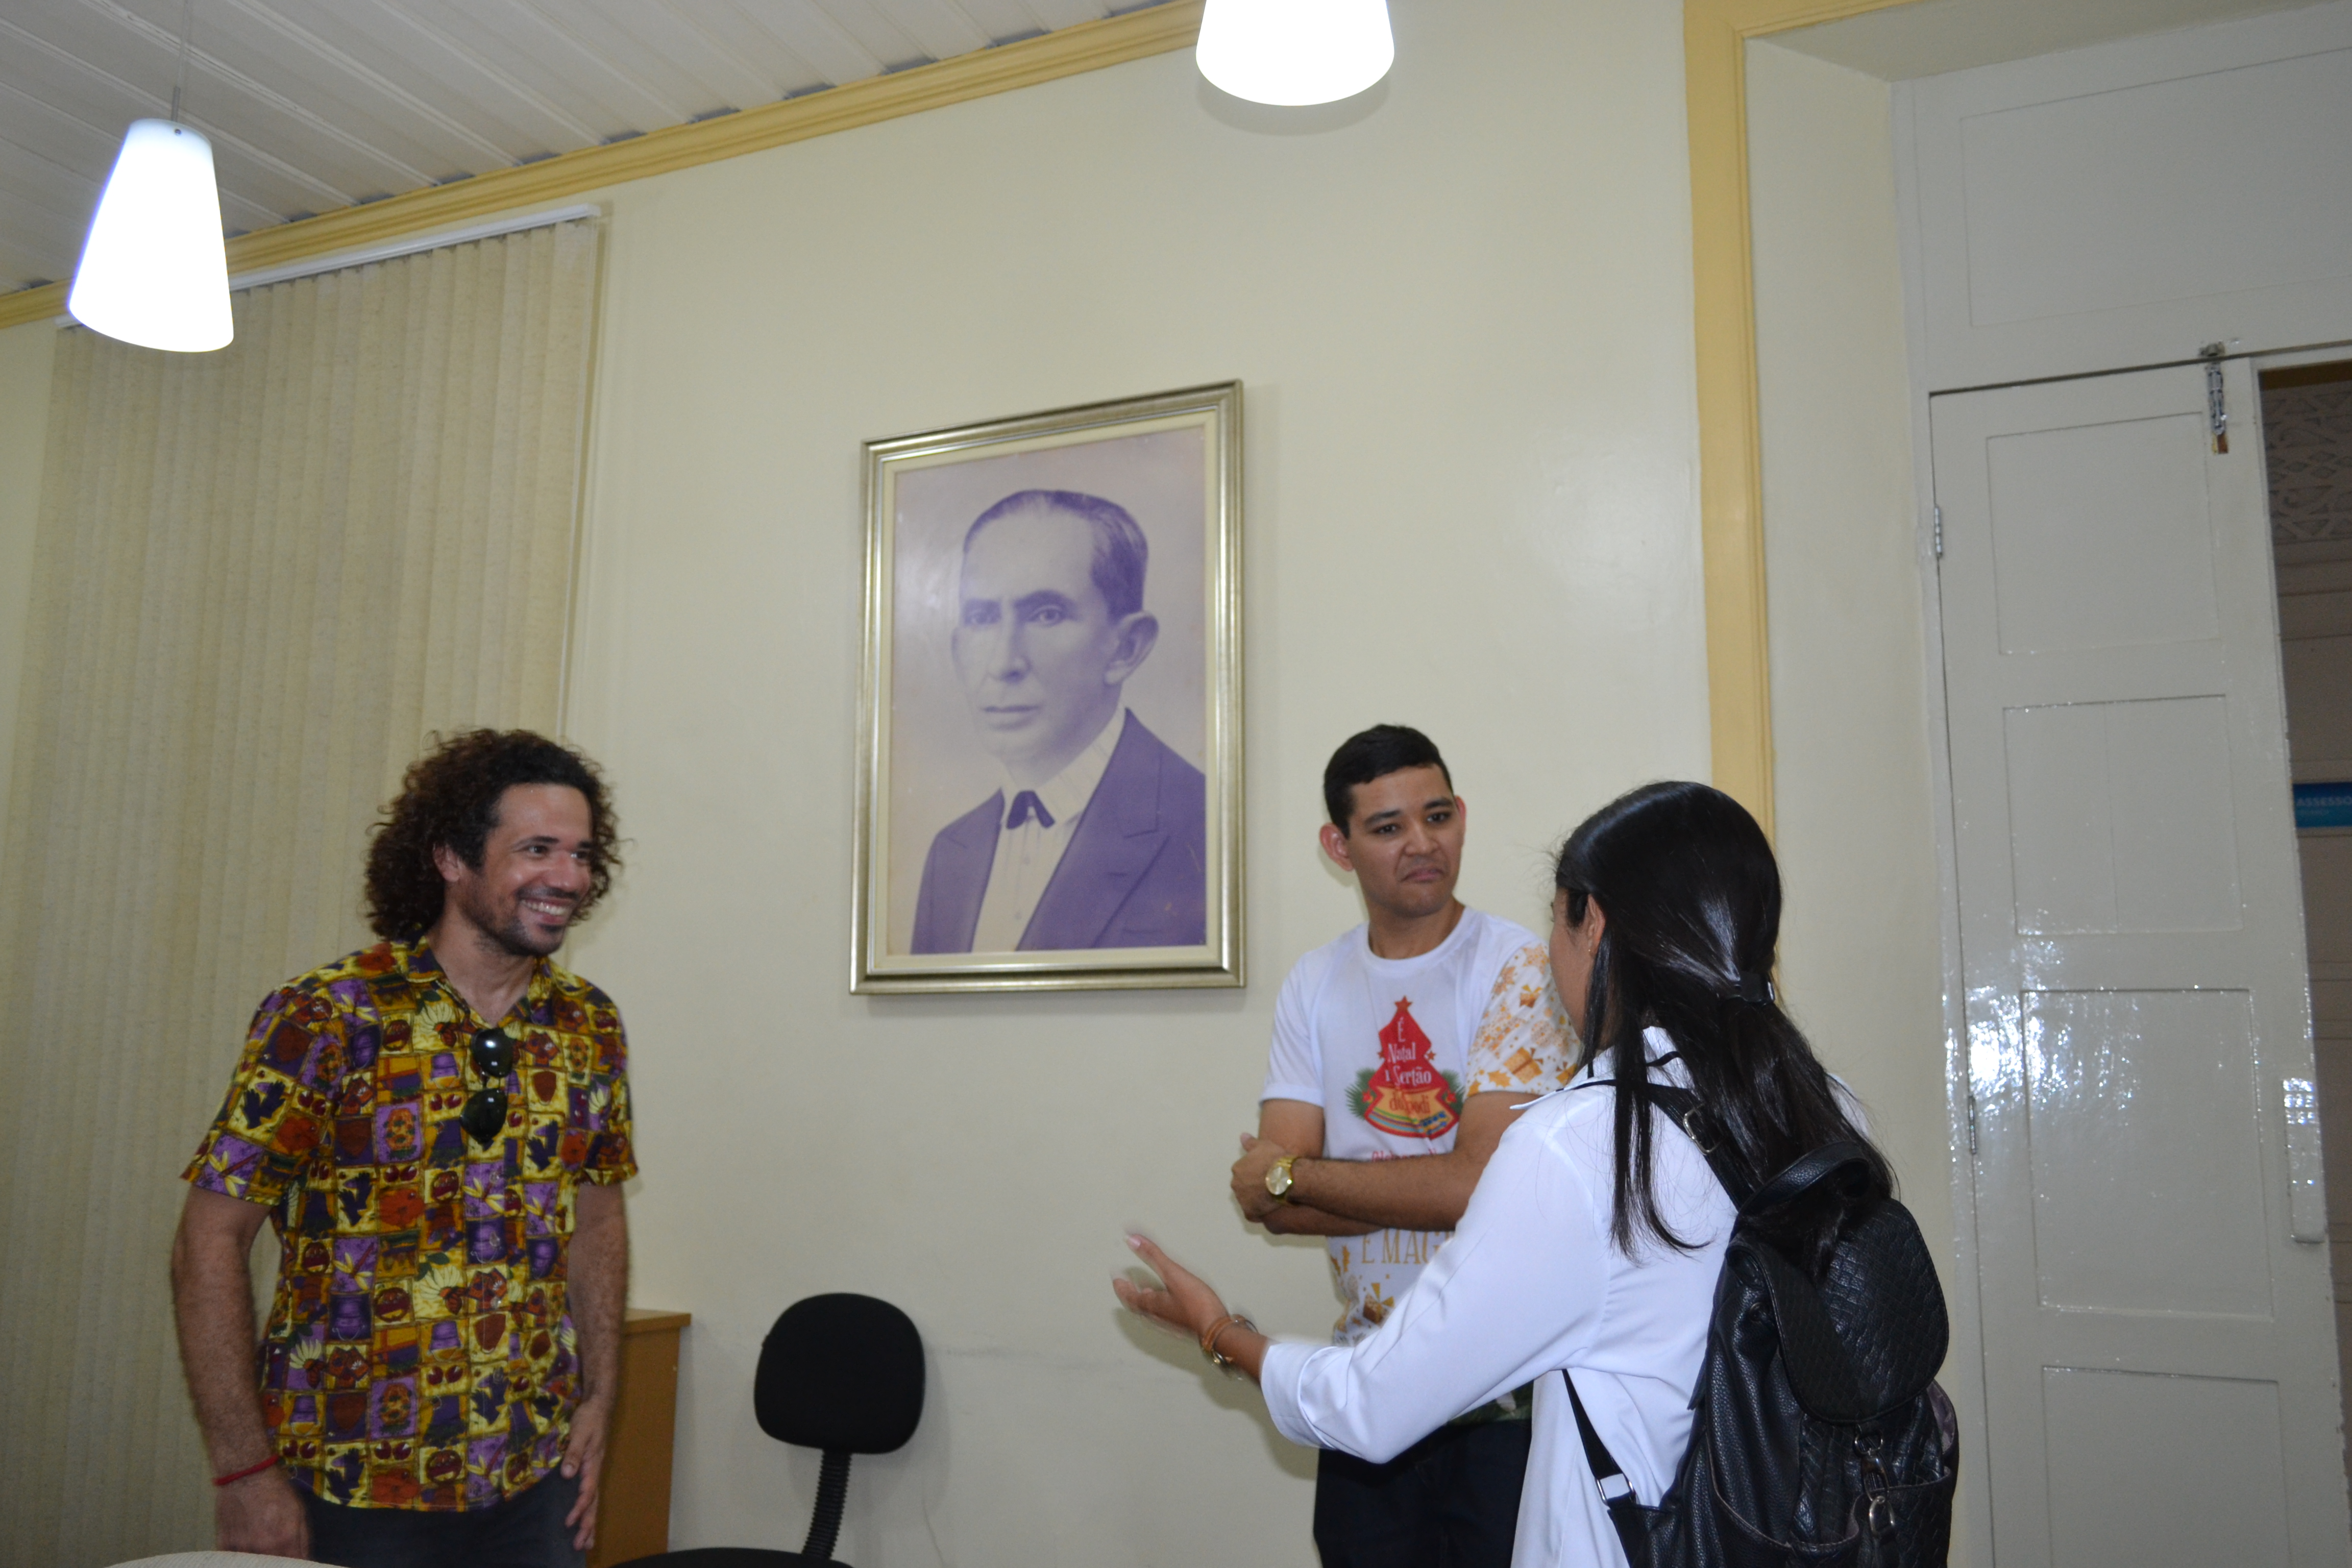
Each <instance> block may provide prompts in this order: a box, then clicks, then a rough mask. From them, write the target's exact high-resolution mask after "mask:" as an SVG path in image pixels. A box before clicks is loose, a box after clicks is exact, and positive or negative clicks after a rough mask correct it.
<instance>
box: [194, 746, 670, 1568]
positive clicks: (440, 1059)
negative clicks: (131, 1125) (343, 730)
mask: <svg viewBox="0 0 2352 1568" xmlns="http://www.w3.org/2000/svg"><path fill="white" fill-rule="evenodd" d="M616 842H617V829H616V826H615V824H614V817H613V810H612V805H611V802H610V800H609V798H608V797H607V795H606V793H605V787H604V781H603V779H602V778H601V777H600V776H599V774H598V773H597V771H596V768H595V766H594V764H593V763H590V762H589V761H588V760H587V759H586V758H585V757H583V756H582V755H581V754H580V753H579V752H575V751H573V750H572V748H571V747H569V746H566V745H563V744H561V743H560V742H554V741H551V740H548V739H547V738H545V737H544V736H541V735H536V734H532V733H531V732H530V731H522V730H510V731H490V730H476V731H469V732H467V733H465V734H461V735H457V736H456V737H454V738H452V739H449V740H446V741H443V742H440V743H439V744H438V745H437V746H436V747H435V749H434V750H433V751H431V752H428V753H427V754H426V755H425V757H423V758H422V759H420V760H419V761H418V762H417V763H415V765H414V766H412V767H411V768H410V769H409V770H408V775H407V778H406V780H405V781H404V786H403V788H402V791H401V795H400V798H399V799H397V800H395V801H394V802H393V803H392V805H391V806H390V807H389V808H387V810H386V811H385V814H384V820H383V822H381V823H379V824H378V825H377V826H376V830H375V835H374V838H373V843H372V845H371V846H370V849H369V854H368V863H367V900H368V910H369V920H370V923H371V924H372V925H373V928H374V930H375V932H376V934H377V935H378V936H379V937H382V938H383V941H382V942H378V943H377V944H376V945H375V946H373V947H370V948H366V949H364V950H362V951H361V952H355V953H352V954H351V955H350V956H349V957H346V958H343V959H340V960H338V961H337V962H335V963H331V964H328V965H326V966H325V967H324V968H321V969H317V970H313V971H312V972H311V973H309V974H305V975H303V976H301V977H300V978H299V979H296V980H292V981H289V982H288V983H287V984H285V985H283V986H281V987H279V988H278V991H277V992H275V993H274V994H272V995H271V996H270V997H269V998H268V1000H267V1001H265V1002H264V1003H263V1004H262V1005H261V1008H260V1010H259V1011H258V1012H257V1013H256V1014H255V1015H254V1020H253V1026H252V1028H251V1029H250V1030H249V1031H248V1033H247V1038H246V1044H245V1049H244V1053H243V1055H242V1057H241V1058H240V1059H239V1061H238V1063H237V1068H236V1076H235V1078H234V1079H232V1081H231V1083H230V1085H229V1091H228V1097H227V1099H226V1101H225V1102H224V1103H223V1105H222V1107H221V1111H220V1114H219V1116H218V1117H217V1118H216V1119H215V1121H214V1122H213V1125H212V1127H211V1129H210V1131H207V1132H206V1134H205V1139H204V1142H203V1143H202V1144H201V1145H200V1146H199V1147H198V1149H197V1151H196V1157H195V1159H194V1162H193V1163H190V1165H189V1166H188V1169H187V1172H186V1179H187V1181H188V1183H189V1192H188V1197H187V1205H186V1207H185V1208H184V1210H183V1212H182V1215H181V1219H180V1228H179V1234H178V1235H177V1236H176V1237H174V1238H173V1244H172V1288H173V1308H174V1310H175V1312H176V1314H177V1318H178V1323H179V1332H180V1352H181V1357H182V1359H183V1361H184V1363H185V1364H186V1371H187V1376H188V1390H189V1393H190V1395H191V1396H192V1398H193V1399H194V1405H195V1410H196V1420H197V1423H198V1425H199V1426H201V1427H202V1429H203V1433H204V1440H205V1452H206V1455H207V1457H208V1458H209V1459H210V1461H211V1465H212V1470H213V1483H214V1485H215V1487H216V1488H217V1489H218V1490H217V1491H216V1492H215V1534H216V1535H217V1537H218V1541H219V1544H220V1545H221V1546H222V1547H223V1548H225V1549H228V1550H235V1551H244V1552H264V1553H274V1554H277V1555H279V1556H285V1557H310V1558H313V1559H315V1560H317V1561H319V1562H322V1563H345V1564H351V1565H352V1568H362V1565H364V1568H378V1565H381V1568H409V1565H412V1564H414V1565H416V1568H424V1565H426V1564H440V1563H469V1564H470V1563H482V1564H488V1563H507V1564H514V1565H516V1568H541V1565H549V1568H551V1565H555V1564H563V1565H566V1568H577V1565H579V1564H581V1563H583V1562H584V1561H585V1555H584V1554H585V1552H587V1550H588V1549H589V1548H590V1547H591V1546H592V1545H593V1544H594V1542H595V1530H596V1497H597V1478H598V1474H599V1470H600V1468H601V1466H602V1465H603V1462H604V1442H605V1434H606V1428H607V1426H608V1425H609V1424H610V1422H611V1419H612V1412H613V1399H614V1392H615V1385H616V1384H617V1381H618V1377H619V1373H620V1338H621V1307H622V1299H623V1295H624V1287H625V1283H626V1279H627V1274H628V1220H627V1215H626V1212H625V1208H624V1206H623V1198H622V1190H621V1184H622V1183H623V1182H625V1181H626V1180H628V1178H630V1177H631V1176H634V1175H635V1174H636V1170H637V1167H636V1160H635V1153H634V1152H633V1150H632V1148H631V1143H630V1116H629V1088H628V1070H627V1047H626V1044H625V1037H624V1036H623V1033H622V1029H621V1016H620V1013H619V1010H618V1009H617V1008H615V1007H614V1005H613V1001H612V999H611V998H610V997H608V996H606V995H605V994H604V993H603V992H602V991H600V990H598V989H597V988H596V987H594V986H593V985H591V984H588V983H587V982H586V981H583V980H582V979H580V978H578V977H577V976H575V975H573V974H571V973H568V972H566V971H565V970H563V969H562V968H559V967H558V966H557V965H556V964H555V963H553V962H552V961H551V957H550V955H551V954H552V953H553V952H555V950H556V949H557V948H558V947H560V946H562V942H563V938H564V935H565V933H566V932H567V931H570V930H571V928H572V926H573V925H574V924H575V923H577V922H578V921H581V920H583V919H584V918H585V917H586V916H587V914H588V912H589V910H591V909H593V907H594V906H595V903H596V901H597V900H598V899H600V898H601V897H603V896H604V893H605V891H606V890H607V889H608V888H609V887H610V886H611V882H612V877H613V872H614V869H615V868H617V866H618V863H619V862H618V858H617V856H616V855H615V853H614V847H615V844H616ZM265 1217H267V1218H268V1219H269V1220H270V1221H271V1222H272V1223H273V1224H274V1225H275V1226H277V1229H278V1237H279V1241H280V1251H279V1263H278V1289H277V1295H276V1299H275V1300H274V1301H273V1303H272V1305H271V1309H270V1313H269V1321H268V1326H267V1327H266V1329H265V1330H264V1331H263V1332H262V1333H261V1334H260V1335H259V1337H258V1352H256V1335H255V1333H254V1328H253V1307H252V1300H251V1297H250V1294H249V1287H248V1285H247V1273H246V1259H247V1256H248V1254H249V1253H250V1252H251V1250H252V1246H253V1241H254V1237H256V1236H257V1234H258V1233H259V1231H260V1228H261V1223H262V1220H263V1219H264V1218H265Z"/></svg>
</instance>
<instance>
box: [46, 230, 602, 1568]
mask: <svg viewBox="0 0 2352 1568" xmlns="http://www.w3.org/2000/svg"><path fill="white" fill-rule="evenodd" d="M595 270H596V235H595V228H594V226H593V224H589V223H570V224H564V225H561V226H551V227H544V228H538V229H533V230H530V231H528V232H525V233H521V234H516V235H509V236H507V237H501V238H497V239H489V240H484V241H480V242H478V243H475V244H470V245H465V246H461V247H453V248H448V249H442V250H435V251H428V252H425V253H423V254H420V255H415V256H410V257H405V258H399V259H396V260H391V261H385V262H380V263H375V264H372V265H369V266H365V267H360V268H351V269H349V270H346V271H342V272H336V273H331V274H327V275H324V276H320V277H312V278H306V279H299V280H297V281H292V282H287V283H280V284H277V285H274V286H271V287H268V288H266V289H253V290H249V291H247V292H246V293H244V294H241V295H239V296H238V297H237V299H236V342H235V343H234V344H233V345H232V346H231V347H229V348H227V349H226V350H224V351H222V352H221V353H215V354H202V355H177V354H167V353H152V352H149V351H146V350H142V349H134V348H130V347H127V346H125V345H123V344H121V343H118V342H113V341H111V340H110V339H107V338H103V337H100V336H99V335H97V334H96V333H93V332H89V331H82V330H79V329H74V330H69V331H66V332H64V333H63V334H62V336H61V338H60V340H59V342H58V352H57V368H56V373H55V381H54V383H53V386H52V392H51V396H52V405H51V414H50V425H49V430H50V434H49V438H48V449H47V455H46V458H45V459H44V468H43V489H42V503H41V518H40V532H39V537H38V540H37V547H36V561H35V568H34V574H35V582H34V584H33V599H34V604H33V613H32V616H31V620H30V625H29V629H28V633H27V636H28V646H27V648H26V675H25V687H24V691H23V700H22V704H21V707H20V710H19V711H20V720H19V724H18V730H17V735H16V750H15V756H16V764H15V768H16V771H15V775H14V779H13V782H12V784H11V787H10V790H9V792H8V796H7V799H8V808H9V809H8V820H7V823H6V825H5V835H0V1236H5V1248H6V1250H5V1259H0V1413H5V1414H0V1499H4V1500H0V1561H5V1563H10V1564H24V1565H26V1568H35V1565H37V1568H56V1565H68V1568H75V1565H80V1564H92V1565H96V1564H104V1563H116V1562H120V1561H122V1560H124V1559H129V1558H135V1557H141V1556H144V1555H148V1554H151V1553H157V1552H167V1551H175V1550H182V1549H187V1548H194V1547H202V1546H209V1545H210V1544H211V1543H212V1536H211V1531H212V1522H211V1521H212V1489H211V1488H210V1487H209V1486H208V1485H207V1484H206V1479H205V1458H204V1453H203V1450H202V1448H201V1447H200V1445H199V1444H198V1442H197V1440H196V1434H195V1426H194V1420H193V1419H192V1417H191V1415H190V1414H189V1410H188V1403H187V1398H186V1395H185V1394H184V1391H183V1385H182V1384H181V1379H180V1366H179V1356H178V1352H177V1350H176V1349H175V1347H174V1344H173V1334H172V1320H171V1303H170V1292H169V1287H168V1283H167V1279H166V1261H167V1259H166V1254H167V1251H168V1247H169V1243H170V1237H171V1233H172V1228H173V1224H174V1222H175V1220H176V1218H177V1215H178V1213H179V1207H180V1202H181V1196H182V1193H183V1191H184V1189H183V1188H182V1186H181V1184H180V1182H179V1173H180V1171H181V1169H182V1167H183V1166H184V1164H185V1163H186V1161H187V1158H188V1155H189V1153H190V1152H191V1151H192V1150H193V1149H194V1146H195V1143H196V1140H197V1138H198V1136H199V1135H200V1134H201V1133H202V1131H203V1130H204V1128H205V1124H206V1122H207V1121H209V1119H210V1118H211V1117H212V1115H213V1114H214V1112H215V1110H217V1108H218V1105H219V1101H220V1098H221V1095H222V1093H223V1091H224V1090H225V1089H226V1086H227V1082H228V1074H229V1070H230V1068H231V1067H232V1065H233V1064H234V1063H235V1061H236V1052H237V1047H238V1045H239V1043H240V1041H241V1040H242V1038H243V1035H244V1029H245V1026H246V1022H247V1019H248V1017H249V1016H251V1014H252V1010H253V1008H254V1006H255V1005H256V1004H257V1003H258V1002H259V1001H260V999H261V998H262V996H263V995H264V994H267V993H268V991H269V990H270V989H271V988H272V987H273V986H275V985H276V984H278V983H279V982H281V981H283V980H284V979H286V978H288V977H289V976H291V975H293V974H296V973H300V972H302V971H304V970H307V969H310V968H311V967H313V966H315V965H317V964H320V963H324V962H326V961H328V960H330V959H332V958H334V957H337V956H339V955H340V954H341V953H343V952H349V951H350V950H352V949H353V948H355V947H359V946H362V945H363V944H364V942H367V941H369V940H372V939H370V938H369V936H368V934H367V931H366V926H365V923H364V921H363V919H362V915H361V910H360V902H359V897H360V894H359V870H360V865H361V861H362V856H363V854H364V849H365V839H366V832H367V827H368V825H369V824H370V822H371V821H373V819H374V816H375V815H376V813H377V811H378V809H379V807H380V805H381V804H382V803H383V802H384V801H386V800H388V799H389V798H390V797H391V795H393V794H394V792H395V791H396V789H397V787H398V783H399V779H400V775H401V773H402V770H403V769H404V767H405V766H406V765H407V763H409V762H410V761H411V760H412V759H413V758H414V757H415V754H416V752H417V751H418V749H419V747H420V746H421V744H422V743H423V742H425V737H426V735H427V734H428V732H430V731H449V730H454V729H459V728H464V727H467V726H471V725H475V724H496V725H514V724H524V725H530V726H532V727H535V728H540V729H545V730H550V731H551V730H553V729H554V728H555V727H556V726H557V724H558V722H559V720H560V707H561V685H562V668H563V648H564V636H565V631H566V627H567V626H568V623H569V611H570V601H571V593H572V553H573V533H574V522H575V518H576V516H577V511H578V507H577V501H576V490H577V485H578V479H579V474H580V470H581V441H582V431H583V425H584V417H583V416H584V414H585V410H586V405H587V397H588V369H589V345H590V341H591V335H592V333H591V326H592V322H593V309H594V285H595ZM260 1251H261V1253H262V1254H263V1255H264V1256H267V1257H269V1258H272V1259H273V1260H274V1246H273V1244H272V1243H271V1241H270V1238H269V1233H268V1231H267V1230H265V1231H264V1233H263V1243H262V1247H261V1248H260ZM265 1274H266V1270H265Z"/></svg>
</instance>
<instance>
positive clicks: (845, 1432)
mask: <svg viewBox="0 0 2352 1568" xmlns="http://www.w3.org/2000/svg"><path fill="white" fill-rule="evenodd" d="M751 1410H752V1413H753V1414H754V1415H757V1416H758V1417H759V1420H760V1429H761V1431H763V1432H765V1433H766V1434H767V1435H768V1436H771V1437H773V1438H774V1439H776V1441H778V1442H779V1443H792V1444H794V1445H797V1446H798V1447H803V1448H815V1449H818V1450H820V1451H821V1452H822V1453H823V1454H824V1466H823V1468H821V1469H820V1470H819V1471H818V1473H817V1483H816V1509H815V1511H814V1512H813V1513H812V1514H811V1515H810V1516H809V1532H808V1541H807V1542H806V1543H805V1544H804V1545H803V1546H802V1548H801V1549H800V1550H799V1551H798V1552H769V1551H763V1550H761V1549H760V1548H757V1547H751V1546H703V1547H697V1548H696V1549H694V1550H693V1551H690V1552H662V1553H659V1554H658V1555H656V1556H652V1557H639V1558H635V1559H634V1560H633V1561H631V1562H628V1563H622V1564H621V1565H620V1568H803V1565H806V1568H816V1565H817V1564H820V1563H831V1562H832V1561H833V1544H834V1542H835V1539H836V1538H837V1537H838V1536H839V1535H840V1533H841V1510H842V1507H843V1505H844V1504H845V1502H846V1501H847V1500H848V1497H849V1459H850V1456H851V1455H853V1454H887V1453H891V1452H894V1451H895V1450H897V1449H899V1448H903V1447H906V1446H907V1439H908V1438H909V1437H911V1436H914V1435H915V1425H916V1423H917V1422H919V1421H920V1420H921V1419H922V1418H923V1336H922V1335H920V1334H919V1333H917V1332H916V1331H915V1325H914V1322H913V1321H912V1320H910V1319H909V1318H908V1316H907V1314H906V1313H904V1312H902V1311H900V1310H898V1308H896V1307H894V1306H892V1305H890V1303H889V1302H887V1301H877V1300H875V1299H874V1298H873V1297H871V1296H852V1295H835V1296H811V1297H809V1298H808V1299H807V1300H803V1301H795V1302H793V1304H792V1305H791V1306H790V1307H788V1308H786V1309H785V1310H784V1315H783V1316H782V1317H781V1318H778V1319H777V1320H776V1326H775V1327H774V1328H772V1329H770V1330H769V1331H768V1339H767V1342H766V1343H765V1344H763V1345H761V1347H760V1370H759V1373H757V1375H756V1376H755V1378H754V1380H753V1382H752V1384H751Z"/></svg>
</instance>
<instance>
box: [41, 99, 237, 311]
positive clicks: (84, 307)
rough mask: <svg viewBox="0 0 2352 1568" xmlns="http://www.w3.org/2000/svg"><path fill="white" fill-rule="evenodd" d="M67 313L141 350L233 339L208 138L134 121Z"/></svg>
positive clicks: (85, 247)
mask: <svg viewBox="0 0 2352 1568" xmlns="http://www.w3.org/2000/svg"><path fill="white" fill-rule="evenodd" d="M66 309H67V310H68V311H69V312H71V313H72V316H73V319H74V320H75V321H79V322H80V323H81V324H82V325H84V326H86V327H89V328H90V329H91V330H93V331H100V332H104V333H105V334H106V335H107V336H108V337H110V338H120V339H121V340H122V341H123V342H126V343H137V344H138V345H140V346H141V347H142V348H151V349H170V350H173V351H174V352H176V353H202V352H204V351H205V350H207V349H216V348H220V347H222V346H223V345H225V344H226V343H227V342H228V341H229V340H230V339H231V338H232V337H234V336H235V335H236V327H235V325H234V324H233V323H232V321H231V320H230V317H229V308H228V254H227V249H226V247H225V246H224V245H223V243H222V241H221V216H220V189H219V187H218V186H217V185H216V184H215V183H214V180H213V146H212V143H211V142H207V141H205V139H204V137H202V136H201V135H199V134H197V133H196V132H194V131H191V130H189V129H188V128H187V127H186V126H184V125H178V124H174V123H173V122H172V121H168V120H134V121H131V129H130V131H129V132H127V133H125V134H124V136H123V138H122V151H121V153H117V154H116V155H115V159H114V172H113V173H112V174H109V175H107V177H106V189H105V191H104V192H103V193H102V194H101V195H100V196H99V198H98V216H96V217H94V218H92V219H90V224H89V238H88V239H86V240H84V241H83V242H82V249H81V265H80V266H79V267H77V268H74V280H73V289H72V290H71V291H70V292H69V293H68V294H67V296H66Z"/></svg>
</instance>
